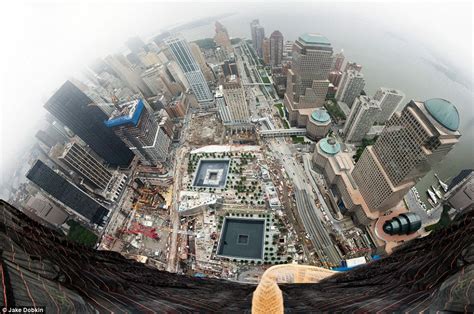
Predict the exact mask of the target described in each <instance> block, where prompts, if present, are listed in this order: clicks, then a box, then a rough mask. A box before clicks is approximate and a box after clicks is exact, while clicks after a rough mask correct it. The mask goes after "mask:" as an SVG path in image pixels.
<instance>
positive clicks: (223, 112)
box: [215, 85, 232, 125]
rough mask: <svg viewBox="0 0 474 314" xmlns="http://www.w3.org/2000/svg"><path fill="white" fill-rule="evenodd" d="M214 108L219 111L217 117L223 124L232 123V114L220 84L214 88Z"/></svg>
mask: <svg viewBox="0 0 474 314" xmlns="http://www.w3.org/2000/svg"><path fill="white" fill-rule="evenodd" d="M215 96H216V108H217V112H218V113H219V118H220V119H221V121H222V124H224V125H231V124H232V116H231V114H230V110H229V106H227V104H226V102H225V99H224V87H223V86H222V85H220V86H219V88H218V89H217V90H216V95H215Z"/></svg>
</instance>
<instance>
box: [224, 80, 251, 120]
mask: <svg viewBox="0 0 474 314" xmlns="http://www.w3.org/2000/svg"><path fill="white" fill-rule="evenodd" d="M222 91H223V94H224V100H225V103H226V105H227V107H228V108H229V111H230V115H231V117H232V123H234V124H243V123H248V122H249V121H250V111H249V107H248V104H247V99H246V98H245V92H244V88H243V86H242V84H241V82H240V80H239V78H238V77H236V76H235V75H233V76H230V77H227V79H226V82H225V83H224V84H223V90H222Z"/></svg>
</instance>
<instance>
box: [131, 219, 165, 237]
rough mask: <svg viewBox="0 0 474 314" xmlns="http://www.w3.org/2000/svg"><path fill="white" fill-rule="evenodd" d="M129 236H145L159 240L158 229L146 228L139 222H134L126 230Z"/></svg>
mask: <svg viewBox="0 0 474 314" xmlns="http://www.w3.org/2000/svg"><path fill="white" fill-rule="evenodd" d="M124 232H125V233H128V234H143V235H144V236H146V237H148V238H150V239H159V236H158V233H156V228H153V227H147V226H144V225H142V224H140V223H138V222H133V223H132V224H131V226H130V227H129V228H127V229H125V230H124Z"/></svg>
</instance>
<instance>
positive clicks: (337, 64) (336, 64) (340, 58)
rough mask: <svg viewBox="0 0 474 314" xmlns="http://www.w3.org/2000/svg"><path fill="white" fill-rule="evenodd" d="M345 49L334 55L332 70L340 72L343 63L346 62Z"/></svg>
mask: <svg viewBox="0 0 474 314" xmlns="http://www.w3.org/2000/svg"><path fill="white" fill-rule="evenodd" d="M344 59H345V57H344V51H343V50H341V51H340V52H338V53H336V54H335V55H334V59H333V62H332V67H331V71H335V72H339V71H341V69H342V65H343V64H344Z"/></svg>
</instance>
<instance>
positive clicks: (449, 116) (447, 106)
mask: <svg viewBox="0 0 474 314" xmlns="http://www.w3.org/2000/svg"><path fill="white" fill-rule="evenodd" d="M424 104H425V108H426V110H428V112H429V113H430V114H431V116H433V118H434V119H435V120H436V121H438V122H439V123H440V124H441V125H442V126H444V127H445V128H447V129H449V130H451V131H457V130H458V128H459V113H458V110H457V109H456V107H454V105H453V104H452V103H450V102H449V101H447V100H444V99H441V98H433V99H429V100H427V101H425V103H424Z"/></svg>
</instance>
